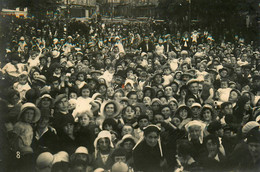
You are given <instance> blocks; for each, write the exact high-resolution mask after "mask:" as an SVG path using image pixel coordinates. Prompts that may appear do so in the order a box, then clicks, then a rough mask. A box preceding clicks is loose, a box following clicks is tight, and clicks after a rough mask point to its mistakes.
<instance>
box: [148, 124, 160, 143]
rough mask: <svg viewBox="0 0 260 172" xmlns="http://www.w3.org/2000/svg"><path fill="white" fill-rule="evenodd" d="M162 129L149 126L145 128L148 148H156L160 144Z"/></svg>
mask: <svg viewBox="0 0 260 172" xmlns="http://www.w3.org/2000/svg"><path fill="white" fill-rule="evenodd" d="M160 132H161V129H160V128H159V127H158V126H157V125H148V126H147V127H145V128H144V139H145V142H146V144H147V145H148V146H150V147H155V146H156V145H157V144H158V139H159V137H160Z"/></svg>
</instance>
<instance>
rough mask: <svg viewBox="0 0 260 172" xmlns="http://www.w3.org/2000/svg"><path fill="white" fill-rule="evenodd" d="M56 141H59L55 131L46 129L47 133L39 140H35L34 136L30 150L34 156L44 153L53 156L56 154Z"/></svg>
mask: <svg viewBox="0 0 260 172" xmlns="http://www.w3.org/2000/svg"><path fill="white" fill-rule="evenodd" d="M58 141H59V139H58V136H57V134H56V133H55V131H54V130H53V129H51V128H50V127H48V131H46V132H45V133H44V134H43V135H42V136H41V137H40V138H38V139H36V136H34V138H33V141H32V148H33V151H34V152H35V153H36V154H40V153H42V152H46V151H47V152H51V153H53V154H55V153H57V152H58V146H59V145H58Z"/></svg>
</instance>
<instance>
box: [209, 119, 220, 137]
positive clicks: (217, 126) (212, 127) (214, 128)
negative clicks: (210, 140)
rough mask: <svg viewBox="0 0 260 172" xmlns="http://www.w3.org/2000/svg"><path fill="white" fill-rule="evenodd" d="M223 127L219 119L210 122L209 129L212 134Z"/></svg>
mask: <svg viewBox="0 0 260 172" xmlns="http://www.w3.org/2000/svg"><path fill="white" fill-rule="evenodd" d="M221 128H222V125H221V123H220V122H219V121H213V122H211V123H210V124H209V126H208V128H207V130H208V132H209V133H210V134H214V133H215V132H216V131H218V130H219V129H221Z"/></svg>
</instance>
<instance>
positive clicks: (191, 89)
mask: <svg viewBox="0 0 260 172" xmlns="http://www.w3.org/2000/svg"><path fill="white" fill-rule="evenodd" d="M186 85H187V86H188V92H187V95H186V97H185V99H186V98H188V97H189V98H191V97H192V98H194V100H195V102H197V103H199V104H202V103H203V100H202V98H201V95H200V93H199V80H197V79H191V80H189V81H188V82H187V83H186Z"/></svg>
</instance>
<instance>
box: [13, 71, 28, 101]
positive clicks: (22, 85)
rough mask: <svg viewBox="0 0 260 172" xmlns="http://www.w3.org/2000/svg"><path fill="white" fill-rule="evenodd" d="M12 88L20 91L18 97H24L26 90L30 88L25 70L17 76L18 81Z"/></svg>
mask: <svg viewBox="0 0 260 172" xmlns="http://www.w3.org/2000/svg"><path fill="white" fill-rule="evenodd" d="M13 88H14V90H16V91H18V92H19V93H20V99H21V100H22V99H24V98H25V93H26V91H28V90H30V89H31V86H30V85H29V82H28V74H27V72H22V73H21V74H20V75H19V77H18V82H16V83H14V85H13Z"/></svg>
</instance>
